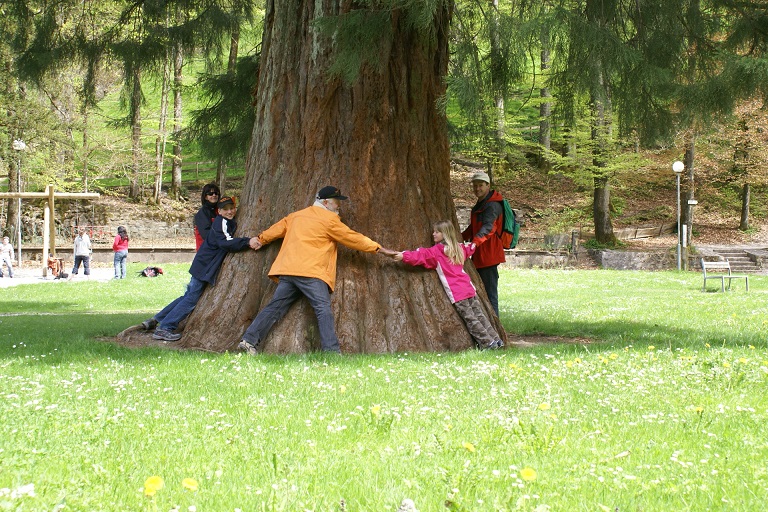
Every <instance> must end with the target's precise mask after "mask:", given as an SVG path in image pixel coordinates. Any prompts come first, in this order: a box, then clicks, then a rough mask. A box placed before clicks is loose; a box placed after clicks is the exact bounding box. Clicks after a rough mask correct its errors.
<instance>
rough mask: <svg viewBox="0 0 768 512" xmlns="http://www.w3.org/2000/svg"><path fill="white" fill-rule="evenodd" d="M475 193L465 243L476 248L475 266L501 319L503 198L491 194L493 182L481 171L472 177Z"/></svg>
mask: <svg viewBox="0 0 768 512" xmlns="http://www.w3.org/2000/svg"><path fill="white" fill-rule="evenodd" d="M472 191H473V192H474V194H475V197H477V203H476V204H475V206H473V207H472V213H471V215H470V218H469V226H467V229H465V230H464V231H463V232H462V234H461V235H462V237H463V238H464V241H465V242H470V241H471V242H472V243H474V244H475V245H476V246H477V249H476V250H475V254H474V255H472V263H474V264H475V268H476V269H477V273H478V274H480V279H481V280H482V281H483V287H484V288H485V292H486V293H487V294H488V300H490V301H491V305H492V306H493V310H494V311H496V316H499V292H498V289H499V264H500V263H504V261H506V258H505V256H504V246H503V245H502V243H501V231H502V227H503V225H502V223H503V222H504V218H503V216H502V215H501V214H502V212H503V207H502V206H501V201H502V200H503V197H501V194H499V193H498V192H496V191H495V190H491V179H490V177H489V176H488V173H485V172H482V171H480V172H476V173H475V174H473V175H472Z"/></svg>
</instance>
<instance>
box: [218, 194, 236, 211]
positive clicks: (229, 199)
mask: <svg viewBox="0 0 768 512" xmlns="http://www.w3.org/2000/svg"><path fill="white" fill-rule="evenodd" d="M228 204H231V205H232V206H237V205H236V204H235V198H234V197H231V196H224V197H222V198H221V199H219V202H218V203H216V208H224V207H225V206H227V205H228Z"/></svg>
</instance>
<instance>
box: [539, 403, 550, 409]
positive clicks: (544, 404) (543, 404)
mask: <svg viewBox="0 0 768 512" xmlns="http://www.w3.org/2000/svg"><path fill="white" fill-rule="evenodd" d="M551 408H552V407H551V406H550V405H549V404H548V403H547V402H544V403H542V404H539V410H540V411H548V410H549V409H551Z"/></svg>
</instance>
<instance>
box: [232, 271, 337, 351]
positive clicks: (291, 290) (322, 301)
mask: <svg viewBox="0 0 768 512" xmlns="http://www.w3.org/2000/svg"><path fill="white" fill-rule="evenodd" d="M302 295H304V296H305V297H306V298H307V300H309V303H310V305H311V306H312V309H314V310H315V316H317V326H318V329H319V331H320V346H321V348H322V349H323V350H324V351H329V352H340V349H339V339H338V338H337V337H336V327H335V324H334V321H333V311H332V310H331V292H330V290H329V289H328V285H327V284H325V282H323V281H321V280H320V279H316V278H314V277H299V276H280V281H279V283H278V285H277V290H275V294H274V295H273V296H272V300H271V301H269V304H267V305H266V306H265V307H264V309H262V310H261V311H260V312H259V314H258V315H256V318H254V319H253V322H251V325H250V326H249V327H248V330H246V331H245V334H244V335H243V339H244V340H245V341H247V342H248V343H250V344H251V345H258V344H259V343H261V342H262V341H264V338H266V337H267V334H268V333H269V331H270V330H271V329H272V327H273V326H274V325H275V324H276V323H277V322H278V320H280V319H281V318H283V317H284V316H285V314H286V313H287V312H288V310H289V309H290V307H291V305H292V304H293V303H294V302H296V300H298V299H299V298H300V297H301V296H302Z"/></svg>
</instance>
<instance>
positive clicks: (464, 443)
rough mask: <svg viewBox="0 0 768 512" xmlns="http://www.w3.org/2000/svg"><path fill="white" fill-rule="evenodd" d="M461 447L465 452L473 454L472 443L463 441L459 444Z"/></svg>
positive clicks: (473, 447)
mask: <svg viewBox="0 0 768 512" xmlns="http://www.w3.org/2000/svg"><path fill="white" fill-rule="evenodd" d="M461 446H463V447H464V449H465V450H467V451H468V452H470V453H475V445H473V444H472V443H468V442H466V441H465V442H463V443H461Z"/></svg>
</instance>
